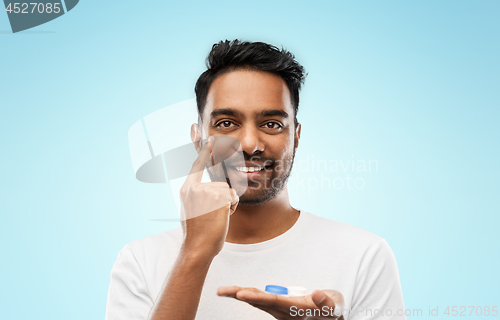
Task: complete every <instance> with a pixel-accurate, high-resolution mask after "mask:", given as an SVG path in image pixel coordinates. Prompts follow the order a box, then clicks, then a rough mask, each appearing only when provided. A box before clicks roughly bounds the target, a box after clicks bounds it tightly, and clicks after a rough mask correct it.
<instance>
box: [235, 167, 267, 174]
mask: <svg viewBox="0 0 500 320" xmlns="http://www.w3.org/2000/svg"><path fill="white" fill-rule="evenodd" d="M269 167H270V166H262V167H234V168H235V169H236V171H239V172H245V173H249V172H260V171H264V169H266V168H269Z"/></svg>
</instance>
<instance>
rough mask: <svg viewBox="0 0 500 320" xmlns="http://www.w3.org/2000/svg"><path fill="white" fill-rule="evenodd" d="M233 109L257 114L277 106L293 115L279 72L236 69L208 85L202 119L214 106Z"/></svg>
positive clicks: (287, 93) (208, 114)
mask: <svg viewBox="0 0 500 320" xmlns="http://www.w3.org/2000/svg"><path fill="white" fill-rule="evenodd" d="M222 108H223V109H226V108H231V109H236V110H238V111H239V112H240V113H242V114H245V115H250V114H258V113H259V112H261V111H264V110H266V109H280V110H283V111H285V112H287V113H288V114H289V115H290V116H291V117H293V112H294V111H293V106H292V104H291V101H290V91H289V90H288V87H287V85H286V83H285V81H284V80H283V79H282V78H281V77H280V76H278V75H275V74H272V73H269V72H263V71H249V70H236V71H230V72H228V73H225V74H222V75H220V76H218V77H217V78H216V79H215V80H214V81H213V82H212V85H211V86H210V89H209V91H208V95H207V103H206V105H205V109H204V110H203V119H210V114H211V113H212V111H214V110H216V109H222Z"/></svg>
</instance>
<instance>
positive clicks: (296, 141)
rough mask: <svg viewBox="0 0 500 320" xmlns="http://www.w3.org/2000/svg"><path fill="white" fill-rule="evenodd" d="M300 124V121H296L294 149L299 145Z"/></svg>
mask: <svg viewBox="0 0 500 320" xmlns="http://www.w3.org/2000/svg"><path fill="white" fill-rule="evenodd" d="M301 128H302V126H301V125H300V123H297V128H295V149H297V148H298V147H299V140H300V129H301Z"/></svg>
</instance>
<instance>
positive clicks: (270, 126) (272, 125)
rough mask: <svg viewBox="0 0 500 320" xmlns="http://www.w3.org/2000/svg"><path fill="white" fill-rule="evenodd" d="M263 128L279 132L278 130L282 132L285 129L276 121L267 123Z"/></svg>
mask: <svg viewBox="0 0 500 320" xmlns="http://www.w3.org/2000/svg"><path fill="white" fill-rule="evenodd" d="M263 127H264V129H268V130H273V131H278V130H281V129H282V128H283V125H281V124H280V123H278V122H275V121H269V122H266V123H265V124H264V125H263Z"/></svg>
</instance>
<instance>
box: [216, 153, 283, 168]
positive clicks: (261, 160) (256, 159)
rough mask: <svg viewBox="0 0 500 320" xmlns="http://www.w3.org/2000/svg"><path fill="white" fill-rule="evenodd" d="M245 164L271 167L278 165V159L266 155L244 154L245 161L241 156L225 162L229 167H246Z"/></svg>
mask: <svg viewBox="0 0 500 320" xmlns="http://www.w3.org/2000/svg"><path fill="white" fill-rule="evenodd" d="M241 160H243V163H242V161H241ZM245 162H251V163H255V164H260V165H262V166H266V167H269V166H272V165H274V164H275V163H276V159H275V158H272V157H269V156H265V155H249V154H247V153H245V152H243V159H241V156H240V157H229V158H227V159H226V160H224V163H225V164H226V165H227V166H244V165H245Z"/></svg>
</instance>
